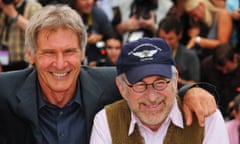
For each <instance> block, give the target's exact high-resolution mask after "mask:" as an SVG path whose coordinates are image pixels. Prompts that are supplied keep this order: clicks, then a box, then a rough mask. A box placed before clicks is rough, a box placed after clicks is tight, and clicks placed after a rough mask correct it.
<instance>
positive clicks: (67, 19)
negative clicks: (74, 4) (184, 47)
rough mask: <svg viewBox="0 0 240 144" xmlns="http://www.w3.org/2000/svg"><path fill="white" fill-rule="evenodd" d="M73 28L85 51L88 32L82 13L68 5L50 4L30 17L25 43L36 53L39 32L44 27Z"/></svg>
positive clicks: (81, 47) (80, 45)
mask: <svg viewBox="0 0 240 144" xmlns="http://www.w3.org/2000/svg"><path fill="white" fill-rule="evenodd" d="M59 27H63V28H67V29H71V30H73V31H74V32H76V33H77V35H78V40H79V47H80V49H81V50H82V52H83V53H85V49H86V44H87V32H86V29H85V27H84V24H83V21H82V19H81V17H80V15H79V14H78V13H77V12H76V11H75V10H73V9H71V8H70V7H69V6H67V5H48V6H45V7H43V8H41V9H40V10H38V11H36V12H35V13H34V15H33V16H32V17H31V18H30V20H29V23H28V25H27V28H26V31H25V45H26V46H27V48H28V49H29V50H30V51H31V52H32V53H33V54H34V52H35V49H36V44H37V34H38V32H39V31H40V30H42V29H44V28H48V29H56V28H59Z"/></svg>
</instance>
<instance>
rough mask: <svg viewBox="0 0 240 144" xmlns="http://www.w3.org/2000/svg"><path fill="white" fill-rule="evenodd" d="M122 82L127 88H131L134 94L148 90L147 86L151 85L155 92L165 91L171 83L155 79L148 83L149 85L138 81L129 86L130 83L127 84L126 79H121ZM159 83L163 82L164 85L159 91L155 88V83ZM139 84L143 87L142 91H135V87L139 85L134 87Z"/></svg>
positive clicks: (169, 80)
mask: <svg viewBox="0 0 240 144" xmlns="http://www.w3.org/2000/svg"><path fill="white" fill-rule="evenodd" d="M123 81H124V82H125V83H126V85H127V86H128V87H130V88H132V89H133V91H134V92H136V93H143V92H144V91H146V90H147V89H148V85H152V87H153V89H155V90H157V91H163V90H164V89H166V88H167V87H168V84H169V83H170V82H171V79H168V80H166V79H157V80H155V81H154V82H152V83H149V84H147V83H145V82H143V81H138V82H136V83H134V84H130V83H128V82H127V81H126V78H123ZM159 81H161V82H163V83H164V84H165V86H164V87H162V88H161V89H157V88H156V82H159ZM139 82H142V84H141V85H144V89H143V90H142V91H139V90H136V86H138V85H140V84H138V85H136V84H137V83H139ZM134 86H135V88H134Z"/></svg>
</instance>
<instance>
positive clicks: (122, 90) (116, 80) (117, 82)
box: [115, 76, 126, 99]
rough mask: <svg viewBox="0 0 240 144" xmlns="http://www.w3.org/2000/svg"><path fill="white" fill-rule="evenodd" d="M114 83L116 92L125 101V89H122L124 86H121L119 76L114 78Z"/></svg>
mask: <svg viewBox="0 0 240 144" xmlns="http://www.w3.org/2000/svg"><path fill="white" fill-rule="evenodd" d="M115 82H116V85H117V87H118V90H119V92H120V94H121V96H122V97H123V98H124V99H126V95H125V94H126V92H125V88H124V86H123V84H122V82H121V80H120V77H119V76H117V77H116V79H115Z"/></svg>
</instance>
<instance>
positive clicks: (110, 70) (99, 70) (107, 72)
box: [81, 66, 117, 79]
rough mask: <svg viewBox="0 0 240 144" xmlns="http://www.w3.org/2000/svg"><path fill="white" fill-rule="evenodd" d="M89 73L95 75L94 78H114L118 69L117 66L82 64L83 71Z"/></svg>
mask: <svg viewBox="0 0 240 144" xmlns="http://www.w3.org/2000/svg"><path fill="white" fill-rule="evenodd" d="M82 71H83V72H84V73H87V74H88V75H90V76H92V77H94V78H97V77H98V78H101V77H103V78H114V79H115V77H116V75H117V71H116V68H115V67H111V66H107V67H94V68H91V67H88V66H82V68H81V72H82Z"/></svg>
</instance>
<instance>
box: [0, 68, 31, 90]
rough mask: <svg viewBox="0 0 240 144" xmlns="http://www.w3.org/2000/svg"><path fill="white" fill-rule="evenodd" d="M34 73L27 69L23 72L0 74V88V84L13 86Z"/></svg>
mask: <svg viewBox="0 0 240 144" xmlns="http://www.w3.org/2000/svg"><path fill="white" fill-rule="evenodd" d="M33 71H34V69H33V68H27V69H24V70H18V71H10V72H2V73H0V87H1V86H4V85H1V84H13V83H21V82H22V81H24V80H25V79H26V77H27V76H28V75H30V74H31V73H32V72H33Z"/></svg>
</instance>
